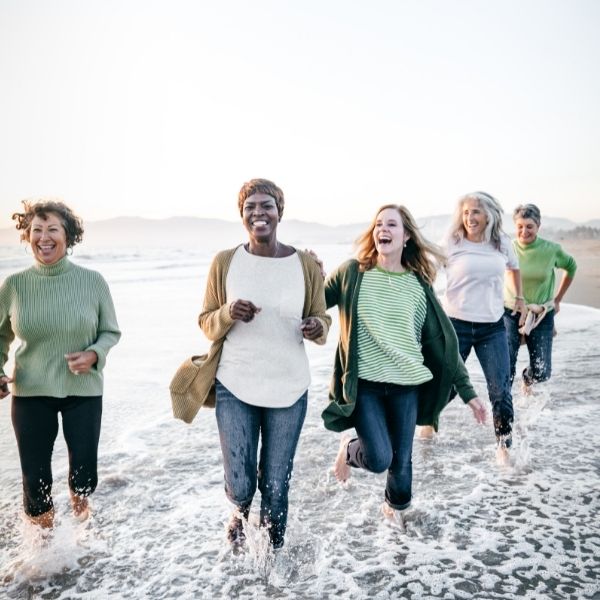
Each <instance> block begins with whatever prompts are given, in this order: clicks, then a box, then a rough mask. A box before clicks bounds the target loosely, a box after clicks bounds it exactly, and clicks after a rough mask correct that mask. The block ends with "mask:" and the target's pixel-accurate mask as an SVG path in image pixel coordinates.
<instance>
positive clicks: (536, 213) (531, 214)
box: [513, 204, 542, 227]
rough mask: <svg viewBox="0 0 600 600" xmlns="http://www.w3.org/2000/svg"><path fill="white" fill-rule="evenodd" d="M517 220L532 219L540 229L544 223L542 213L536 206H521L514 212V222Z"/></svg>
mask: <svg viewBox="0 0 600 600" xmlns="http://www.w3.org/2000/svg"><path fill="white" fill-rule="evenodd" d="M517 219H531V220H532V221H535V224H536V225H537V226H538V227H539V226H540V224H541V222H542V213H541V212H540V209H539V208H538V207H537V206H536V205H535V204H519V206H517V208H515V210H514V211H513V221H516V220H517Z"/></svg>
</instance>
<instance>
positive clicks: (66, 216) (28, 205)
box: [12, 200, 83, 248]
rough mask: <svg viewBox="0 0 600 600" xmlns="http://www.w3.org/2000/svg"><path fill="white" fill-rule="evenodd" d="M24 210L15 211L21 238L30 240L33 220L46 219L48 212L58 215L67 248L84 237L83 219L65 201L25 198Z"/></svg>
mask: <svg viewBox="0 0 600 600" xmlns="http://www.w3.org/2000/svg"><path fill="white" fill-rule="evenodd" d="M23 207H24V209H25V210H24V212H22V213H18V212H16V213H13V215H12V218H13V221H16V222H17V225H16V228H17V229H18V230H19V231H21V240H23V241H25V242H29V233H30V231H31V221H33V218H34V217H41V218H42V219H43V220H44V221H45V220H47V219H48V214H54V215H56V216H57V217H58V218H59V219H60V220H61V221H62V226H63V228H64V230H65V234H66V238H67V248H72V247H73V246H74V245H75V244H78V243H79V242H81V240H82V239H83V221H82V220H81V219H80V218H79V217H78V216H77V215H76V214H75V213H74V212H73V211H72V210H71V209H70V208H69V207H68V206H67V205H66V204H65V203H64V202H60V201H58V200H38V201H33V202H32V201H31V200H23Z"/></svg>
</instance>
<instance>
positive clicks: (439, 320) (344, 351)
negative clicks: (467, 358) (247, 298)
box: [322, 260, 477, 431]
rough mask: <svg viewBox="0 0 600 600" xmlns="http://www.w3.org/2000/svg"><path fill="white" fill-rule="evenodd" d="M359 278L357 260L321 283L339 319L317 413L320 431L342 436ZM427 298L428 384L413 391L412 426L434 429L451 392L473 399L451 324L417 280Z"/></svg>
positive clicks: (351, 396) (348, 409) (352, 388)
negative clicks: (325, 398) (323, 401)
mask: <svg viewBox="0 0 600 600" xmlns="http://www.w3.org/2000/svg"><path fill="white" fill-rule="evenodd" d="M362 278H363V273H362V272H361V271H359V263H358V261H357V260H349V261H347V262H345V263H344V264H342V265H341V266H340V267H339V268H338V269H337V270H336V271H334V272H333V273H332V274H331V275H330V276H329V277H328V278H327V281H326V282H325V298H326V301H327V308H330V307H332V306H336V305H337V306H338V308H339V313H340V340H339V343H338V347H337V351H336V355H335V366H334V368H333V377H332V380H331V385H330V388H329V400H330V402H329V405H328V406H327V408H326V409H325V410H324V411H323V414H322V417H323V420H324V422H325V427H326V428H327V429H331V430H332V431H344V430H345V429H349V428H350V427H354V423H353V421H352V413H353V412H354V405H355V403H356V390H357V386H358V353H357V344H358V330H357V327H356V325H357V316H356V311H357V305H358V292H359V290H360V284H361V282H362ZM417 279H418V280H419V282H420V283H421V285H422V286H423V290H424V291H425V296H426V298H427V316H426V317H425V323H424V324H423V330H422V334H421V350H422V352H423V359H424V364H425V366H426V367H427V368H428V369H429V370H430V371H431V372H432V374H433V379H432V380H431V381H428V382H426V383H423V384H422V385H420V386H419V408H418V413H417V424H419V425H433V427H434V428H435V429H436V431H437V428H438V421H439V416H440V413H441V412H442V409H443V408H444V407H445V406H446V404H448V402H449V401H450V392H451V390H452V386H453V385H454V386H455V387H456V391H457V392H458V394H459V396H460V397H461V398H462V399H463V401H464V402H465V403H466V402H469V400H472V399H473V398H475V397H476V396H477V394H476V393H475V390H474V389H473V386H472V385H471V382H470V380H469V374H468V373H467V369H466V368H465V365H464V363H463V361H462V358H461V357H460V354H459V352H458V340H457V338H456V333H455V332H454V327H452V323H451V322H450V320H449V319H448V317H447V316H446V313H445V312H444V310H443V309H442V307H441V305H440V303H439V301H438V299H437V298H436V296H435V292H434V291H433V289H432V288H431V286H430V285H428V284H427V283H425V281H423V280H422V279H421V278H420V277H419V276H418V275H417Z"/></svg>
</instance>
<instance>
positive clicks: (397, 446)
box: [385, 384, 419, 510]
mask: <svg viewBox="0 0 600 600" xmlns="http://www.w3.org/2000/svg"><path fill="white" fill-rule="evenodd" d="M387 388H388V390H387V394H386V400H387V401H386V405H385V407H386V421H387V429H388V432H389V434H388V435H389V439H390V441H391V445H392V451H393V458H392V462H391V464H390V467H389V469H388V476H387V483H386V488H385V500H386V502H387V504H389V506H390V507H391V508H393V509H396V510H404V509H405V508H408V507H409V505H410V501H411V498H412V445H413V438H414V434H415V427H416V424H417V407H418V402H419V400H418V392H417V388H416V387H415V386H403V385H393V384H389V385H388V386H387Z"/></svg>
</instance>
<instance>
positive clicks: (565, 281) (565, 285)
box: [554, 272, 573, 302]
mask: <svg viewBox="0 0 600 600" xmlns="http://www.w3.org/2000/svg"><path fill="white" fill-rule="evenodd" d="M572 283H573V277H571V276H570V275H569V274H568V273H566V272H565V273H564V275H563V277H562V279H561V281H560V285H559V286H558V292H556V295H555V296H554V301H555V302H562V299H563V297H564V295H565V294H566V293H567V290H568V289H569V287H571V284H572Z"/></svg>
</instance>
